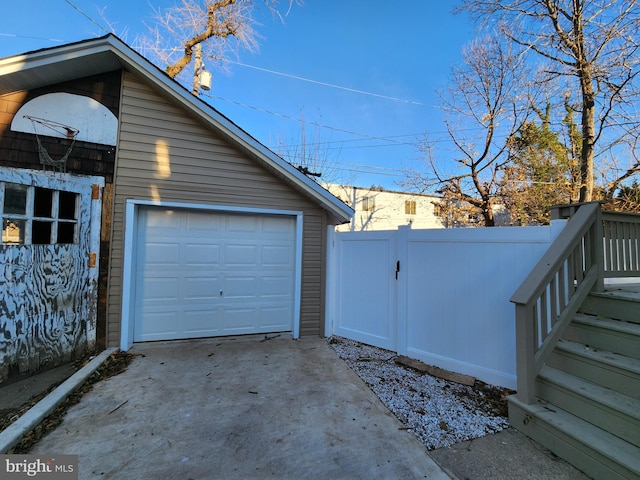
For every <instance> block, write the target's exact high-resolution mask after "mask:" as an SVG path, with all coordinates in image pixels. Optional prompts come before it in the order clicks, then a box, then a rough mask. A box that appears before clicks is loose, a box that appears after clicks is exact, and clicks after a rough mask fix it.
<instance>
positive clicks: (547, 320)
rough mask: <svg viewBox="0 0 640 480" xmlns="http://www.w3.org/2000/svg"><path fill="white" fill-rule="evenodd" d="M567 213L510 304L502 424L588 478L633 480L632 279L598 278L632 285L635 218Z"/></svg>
mask: <svg viewBox="0 0 640 480" xmlns="http://www.w3.org/2000/svg"><path fill="white" fill-rule="evenodd" d="M578 208H579V210H578ZM567 216H568V217H570V220H569V223H568V224H567V226H566V227H565V229H564V230H563V232H562V233H561V234H560V236H559V237H558V238H557V239H556V241H555V242H554V244H553V245H552V246H551V248H550V249H549V251H548V252H547V253H546V254H545V255H544V256H543V258H542V259H541V260H540V262H539V263H538V265H536V267H535V269H534V271H532V272H531V274H530V275H529V276H528V277H527V279H526V280H525V282H523V284H522V285H521V286H520V288H519V289H518V290H517V291H516V293H515V294H514V295H513V297H512V298H511V301H512V302H513V303H514V304H515V305H516V337H517V338H516V342H517V369H518V391H517V393H516V394H515V395H512V396H510V397H509V398H508V402H509V421H510V422H511V424H512V425H513V426H514V427H515V428H517V429H518V430H520V431H522V432H523V433H525V434H526V435H527V436H529V437H531V438H532V439H534V440H536V441H537V442H538V443H540V444H542V445H543V446H545V447H547V448H548V449H549V450H551V451H552V452H553V453H555V454H556V455H558V456H559V457H561V458H563V459H564V460H566V461H568V462H569V463H571V464H573V465H574V466H575V467H577V468H578V469H580V470H582V471H583V472H584V473H585V474H587V475H589V476H590V477H593V478H595V479H606V480H609V479H640V283H637V284H629V283H628V284H626V285H625V284H620V285H618V286H616V287H614V286H609V287H608V288H604V279H605V278H613V277H633V280H632V281H633V282H635V281H636V280H637V281H638V282H640V216H629V215H624V216H616V215H615V214H609V213H606V212H604V213H603V212H601V210H600V205H598V204H584V205H583V206H580V207H576V206H572V211H571V213H570V215H567ZM523 461H526V459H523Z"/></svg>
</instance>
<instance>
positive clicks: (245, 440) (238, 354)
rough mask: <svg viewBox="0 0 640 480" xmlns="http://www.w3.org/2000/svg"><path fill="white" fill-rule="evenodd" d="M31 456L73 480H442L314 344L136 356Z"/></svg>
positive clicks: (153, 351) (143, 349) (192, 348)
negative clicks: (71, 458)
mask: <svg viewBox="0 0 640 480" xmlns="http://www.w3.org/2000/svg"><path fill="white" fill-rule="evenodd" d="M132 352H133V353H137V354H139V356H137V357H136V358H135V360H134V361H133V362H132V364H131V365H130V366H129V368H128V369H127V370H126V371H125V372H124V373H122V374H120V375H118V376H116V377H112V378H110V379H108V380H106V381H103V382H100V383H98V384H96V385H95V386H94V388H93V390H92V391H91V392H89V393H88V394H87V395H85V396H84V397H83V398H82V400H81V401H80V403H79V404H77V405H75V406H74V407H72V408H71V409H70V410H69V412H68V413H67V415H66V416H65V418H64V421H63V422H62V424H61V425H60V426H58V427H57V428H56V429H55V430H54V431H53V432H51V433H50V434H49V435H47V436H46V437H45V438H43V439H42V440H41V441H40V442H39V443H38V444H37V445H36V446H35V447H34V448H33V449H32V451H31V453H45V454H77V455H79V472H80V478H81V479H89V478H102V479H106V478H114V479H133V478H135V479H156V480H157V479H180V480H182V479H194V480H196V479H212V478H224V479H264V478H270V479H273V478H277V479H305V478H308V479H323V478H327V479H367V480H370V479H392V478H393V479H396V478H397V479H400V478H402V479H410V478H429V479H448V478H449V477H448V476H447V475H445V474H444V473H443V472H442V470H441V469H440V468H439V467H438V466H437V465H436V464H435V463H434V461H433V460H432V459H431V457H430V456H429V455H428V453H427V451H426V449H425V447H424V446H423V445H422V444H421V443H420V442H419V441H418V440H417V439H416V438H415V437H414V436H413V435H412V434H411V433H410V432H407V431H405V430H402V429H401V424H400V423H399V422H398V420H397V419H396V418H395V417H394V416H393V415H392V414H391V413H389V411H388V410H387V409H386V408H385V407H384V405H383V404H382V403H381V402H380V400H379V399H378V398H377V397H376V396H375V395H374V394H373V393H372V392H371V391H370V390H369V389H368V388H367V387H366V385H365V384H364V383H363V382H362V380H360V378H359V377H358V376H357V375H355V374H354V373H353V372H352V371H351V370H350V369H349V368H348V367H347V366H346V364H345V363H344V362H343V361H342V360H340V359H338V358H337V357H336V355H335V353H334V352H333V350H332V349H331V348H330V347H329V346H328V345H327V343H326V341H325V340H323V339H320V338H315V337H312V338H306V337H305V338H302V339H300V340H295V341H294V340H291V338H285V337H279V338H274V339H271V340H264V337H256V336H248V337H233V338H226V339H207V340H190V341H176V342H161V343H152V344H140V345H136V346H135V347H134V349H133V350H132Z"/></svg>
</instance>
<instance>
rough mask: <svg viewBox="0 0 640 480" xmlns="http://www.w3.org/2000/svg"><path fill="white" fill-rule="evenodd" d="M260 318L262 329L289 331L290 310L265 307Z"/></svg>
mask: <svg viewBox="0 0 640 480" xmlns="http://www.w3.org/2000/svg"><path fill="white" fill-rule="evenodd" d="M260 318H261V326H262V328H264V329H268V330H272V331H283V330H287V325H288V324H289V318H288V309H286V308H284V307H263V308H262V309H261V315H260Z"/></svg>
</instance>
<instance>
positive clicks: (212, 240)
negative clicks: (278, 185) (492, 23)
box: [134, 207, 295, 342]
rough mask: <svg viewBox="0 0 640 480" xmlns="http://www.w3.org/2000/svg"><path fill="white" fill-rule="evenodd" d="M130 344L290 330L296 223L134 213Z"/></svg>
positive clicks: (152, 210)
mask: <svg viewBox="0 0 640 480" xmlns="http://www.w3.org/2000/svg"><path fill="white" fill-rule="evenodd" d="M137 227H138V228H137V239H136V261H135V266H136V276H135V278H136V282H135V303H134V308H135V310H134V311H135V314H134V316H135V323H134V341H137V342H140V341H150V340H170V339H178V338H197V337H210V336H220V335H239V334H249V333H268V332H281V331H291V330H293V321H294V296H295V295H294V290H295V217H289V216H284V215H244V214H231V213H212V212H205V211H198V210H180V209H166V208H159V207H145V208H140V210H139V215H138V225H137Z"/></svg>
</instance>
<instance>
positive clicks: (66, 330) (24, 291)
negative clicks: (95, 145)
mask: <svg viewBox="0 0 640 480" xmlns="http://www.w3.org/2000/svg"><path fill="white" fill-rule="evenodd" d="M18 186H20V187H18ZM96 186H97V187H96ZM103 186H104V180H103V179H102V178H100V177H78V176H73V175H70V174H62V173H54V172H43V171H36V170H21V169H9V168H0V218H1V220H2V223H1V225H0V228H2V239H0V241H1V242H2V244H0V382H3V381H4V380H6V379H8V378H10V377H14V376H17V375H26V374H31V373H33V372H36V371H38V370H40V369H44V368H48V367H52V366H55V365H59V364H61V363H64V362H67V361H70V360H72V359H74V358H76V357H78V356H80V355H82V354H83V353H84V352H85V351H87V350H91V349H93V348H94V346H95V339H96V304H97V291H98V290H97V282H98V268H97V265H96V261H95V258H97V257H98V255H97V254H98V250H99V243H100V213H101V198H100V197H101V195H98V198H93V197H95V190H96V188H98V189H99V190H100V191H101V189H102V188H101V187H103ZM16 192H17V194H16ZM12 195H13V197H12Z"/></svg>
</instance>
